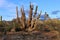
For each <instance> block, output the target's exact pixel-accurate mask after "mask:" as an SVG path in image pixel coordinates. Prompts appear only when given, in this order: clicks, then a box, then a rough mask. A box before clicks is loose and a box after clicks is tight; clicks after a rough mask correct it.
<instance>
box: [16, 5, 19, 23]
mask: <svg viewBox="0 0 60 40" xmlns="http://www.w3.org/2000/svg"><path fill="white" fill-rule="evenodd" d="M16 18H17V20H16V22H17V23H18V22H19V16H18V7H17V6H16Z"/></svg>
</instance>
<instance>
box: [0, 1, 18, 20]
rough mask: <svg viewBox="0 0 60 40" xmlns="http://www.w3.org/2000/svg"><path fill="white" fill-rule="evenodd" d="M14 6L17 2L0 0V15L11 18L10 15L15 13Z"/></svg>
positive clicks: (12, 15)
mask: <svg viewBox="0 0 60 40" xmlns="http://www.w3.org/2000/svg"><path fill="white" fill-rule="evenodd" d="M16 6H17V4H14V3H11V2H9V1H7V0H0V16H3V19H7V20H8V18H10V19H11V17H14V16H15V15H16V14H15V12H16ZM1 9H2V10H1ZM4 13H5V14H4Z"/></svg>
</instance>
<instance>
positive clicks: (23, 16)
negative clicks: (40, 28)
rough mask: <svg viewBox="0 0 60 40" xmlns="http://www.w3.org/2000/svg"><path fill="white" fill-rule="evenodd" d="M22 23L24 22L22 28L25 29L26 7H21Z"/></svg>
mask: <svg viewBox="0 0 60 40" xmlns="http://www.w3.org/2000/svg"><path fill="white" fill-rule="evenodd" d="M21 23H22V29H25V27H26V16H25V12H24V8H21Z"/></svg>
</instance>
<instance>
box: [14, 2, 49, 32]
mask: <svg viewBox="0 0 60 40" xmlns="http://www.w3.org/2000/svg"><path fill="white" fill-rule="evenodd" d="M33 7H34V6H33V5H32V4H31V3H30V10H29V16H28V20H26V16H25V12H24V7H23V6H22V8H21V10H20V12H21V17H19V16H18V7H16V15H17V17H16V24H15V25H17V26H19V27H20V28H21V29H22V30H26V31H33V30H35V29H36V28H37V25H38V23H37V21H38V20H39V18H40V16H41V13H42V11H40V13H39V14H38V16H37V15H36V14H37V10H38V6H36V9H35V12H34V13H33ZM47 17H48V14H47V13H46V12H45V19H46V18H47ZM17 26H16V27H17Z"/></svg>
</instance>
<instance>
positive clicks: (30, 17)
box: [28, 4, 33, 27]
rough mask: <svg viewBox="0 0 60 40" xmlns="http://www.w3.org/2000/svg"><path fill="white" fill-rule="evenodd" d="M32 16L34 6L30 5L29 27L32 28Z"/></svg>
mask: <svg viewBox="0 0 60 40" xmlns="http://www.w3.org/2000/svg"><path fill="white" fill-rule="evenodd" d="M32 14H33V5H31V4H30V11H29V19H28V27H31V21H32Z"/></svg>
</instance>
